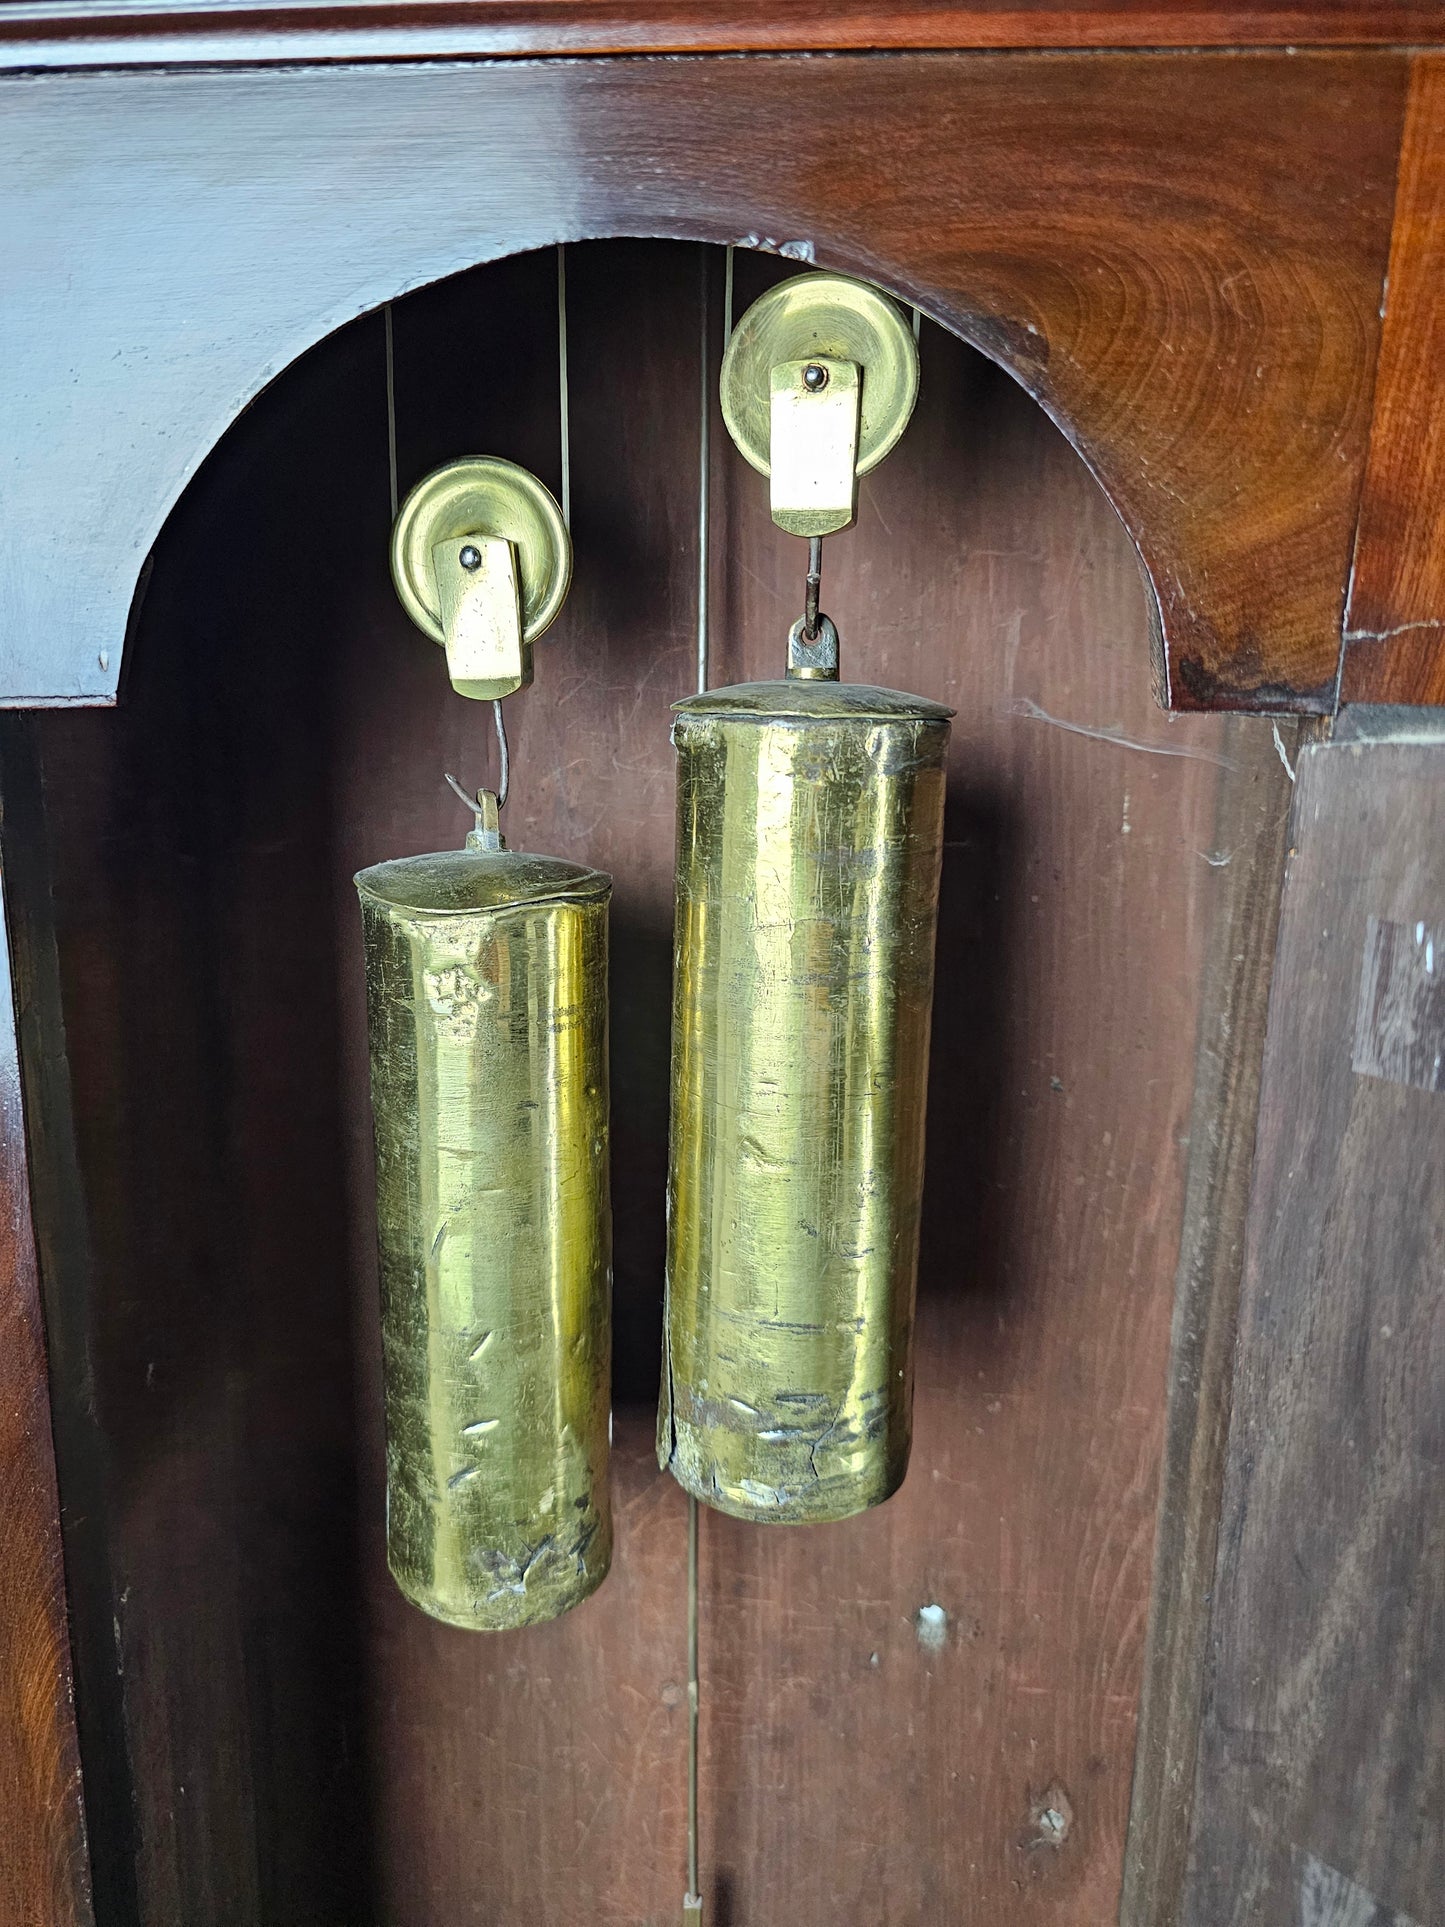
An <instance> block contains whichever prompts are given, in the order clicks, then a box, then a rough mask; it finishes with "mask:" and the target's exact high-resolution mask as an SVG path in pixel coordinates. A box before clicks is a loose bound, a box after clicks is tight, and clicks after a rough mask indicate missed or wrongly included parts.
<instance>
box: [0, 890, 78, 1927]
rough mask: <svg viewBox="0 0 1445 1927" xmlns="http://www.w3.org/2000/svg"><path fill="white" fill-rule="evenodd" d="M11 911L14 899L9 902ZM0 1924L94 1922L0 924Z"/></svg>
mask: <svg viewBox="0 0 1445 1927" xmlns="http://www.w3.org/2000/svg"><path fill="white" fill-rule="evenodd" d="M0 904H3V899H0ZM0 1920H3V1921H5V1922H7V1923H8V1922H13V1923H14V1927H32V1923H33V1927H89V1923H90V1920H91V1911H90V1869H89V1862H88V1859H87V1855H86V1842H85V1813H84V1808H83V1804H82V1799H81V1785H80V1758H79V1752H78V1749H77V1745H76V1737H75V1714H74V1707H73V1702H72V1698H71V1683H70V1635H69V1629H68V1625H67V1619H66V1609H65V1572H64V1564H63V1558H62V1552H61V1533H60V1515H59V1504H58V1499H57V1495H56V1484H55V1459H54V1454H53V1451H52V1447H51V1437H50V1405H49V1400H48V1398H47V1380H46V1369H45V1333H44V1328H43V1325H42V1321H41V1312H40V1293H39V1290H38V1287H37V1282H36V1271H35V1247H34V1243H33V1240H32V1237H31V1229H30V1193H29V1187H28V1183H27V1170H26V1151H25V1117H24V1113H23V1108H22V1103H21V1095H20V1066H19V1059H18V1055H17V1051H16V1041H15V1017H14V1003H13V985H12V982H11V975H10V956H9V949H8V947H7V945H6V943H5V941H4V938H3V923H0Z"/></svg>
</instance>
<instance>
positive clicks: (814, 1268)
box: [356, 250, 952, 1922]
mask: <svg viewBox="0 0 1445 1927" xmlns="http://www.w3.org/2000/svg"><path fill="white" fill-rule="evenodd" d="M729 269H730V257H729ZM564 272H565V269H564V261H563V257H562V255H561V251H560V250H559V301H560V304H561V305H560V313H561V326H562V330H563V332H562V335H561V342H560V346H561V355H560V364H561V368H562V370H563V378H562V379H563V390H562V400H563V414H562V425H563V449H564V467H563V474H564V485H563V494H564V499H565V497H566V494H567V486H566V454H565V450H566V446H567V443H566V385H565V368H566V356H565V317H566V309H565V280H564V279H563V275H564ZM730 285H731V282H730V274H729V288H730ZM728 305H729V307H730V305H731V302H730V294H729V303H728ZM389 339H390V335H389V332H388V340H389ZM706 366H707V362H706V356H704V370H706ZM917 392H918V350H917V344H916V340H915V337H914V334H913V331H912V330H911V329H910V327H909V325H908V321H907V319H906V317H905V315H904V313H903V312H902V310H901V309H900V308H899V307H898V306H897V305H896V304H895V303H894V302H893V301H891V300H890V299H889V298H888V297H887V296H885V295H883V294H880V293H879V292H878V290H877V289H875V288H872V287H870V286H868V285H867V284H865V283H863V282H860V281H855V280H851V279H848V278H846V277H844V276H840V275H830V274H803V275H798V276H795V277H793V278H792V279H790V280H787V281H784V282H782V283H780V284H779V285H777V286H775V287H774V288H772V289H771V290H770V291H769V292H768V293H767V294H765V295H763V296H762V298H761V299H760V300H758V301H756V302H755V303H754V304H753V306H752V307H751V308H750V309H749V310H748V311H747V313H746V314H745V315H744V316H743V317H742V319H741V321H740V322H739V323H738V325H737V327H736V328H735V329H732V330H731V331H730V333H729V336H728V339H727V346H726V351H725V353H724V356H723V361H722V368H721V400H722V412H723V419H724V421H725V423H726V425H727V428H728V431H729V433H730V434H731V436H732V439H733V441H734V442H735V443H736V445H737V447H738V448H739V450H740V451H741V452H742V454H743V455H744V456H745V458H746V459H747V461H748V462H749V463H750V464H751V465H752V467H753V468H754V469H756V470H758V471H759V473H760V474H762V475H765V476H767V477H768V479H769V488H770V498H771V510H772V516H773V520H774V521H775V522H776V523H777V525H778V526H779V527H780V528H782V529H784V530H786V531H788V532H789V533H791V534H793V535H796V536H799V537H801V538H803V539H805V540H806V541H807V542H808V545H809V546H808V562H807V568H806V573H805V588H804V598H803V602H804V606H803V613H802V614H801V616H800V617H799V618H798V620H797V621H796V622H795V623H794V624H793V625H792V627H791V629H790V630H789V632H788V635H787V639H786V655H785V662H784V665H783V666H784V668H785V674H784V675H783V676H781V677H779V678H778V679H777V680H773V681H765V682H754V683H744V684H740V685H738V686H735V687H732V688H725V689H708V688H707V686H706V681H707V678H706V662H707V616H706V562H707V479H706V478H707V471H708V445H707V434H708V429H707V423H708V414H709V406H710V401H711V396H710V394H709V393H708V392H707V385H706V373H704V396H703V413H702V423H701V445H700V481H699V497H700V500H699V507H700V580H699V611H698V629H699V648H698V657H699V693H698V694H697V695H694V696H691V697H689V698H688V699H687V700H685V701H682V702H679V703H677V704H676V705H675V716H676V720H675V722H674V725H673V731H672V740H673V744H674V746H675V748H676V752H677V859H676V861H677V870H676V925H675V939H674V959H673V962H674V970H673V1004H672V1093H671V1097H672V1117H671V1134H670V1148H669V1169H668V1184H667V1199H666V1208H667V1221H668V1230H667V1272H666V1280H665V1290H664V1296H665V1303H664V1320H663V1329H664V1337H663V1371H662V1389H661V1398H660V1403H659V1412H658V1434H657V1448H658V1459H659V1462H660V1464H661V1465H662V1466H664V1467H666V1468H667V1469H668V1470H670V1471H671V1472H672V1474H673V1476H674V1477H675V1478H676V1479H677V1480H678V1482H679V1483H680V1484H681V1485H682V1486H683V1487H684V1488H685V1489H686V1491H687V1492H688V1493H689V1494H690V1495H691V1500H692V1503H691V1505H690V1511H689V1520H690V1526H689V1668H690V1682H689V1702H690V1754H689V1803H688V1814H689V1877H688V1891H687V1895H686V1898H685V1900H684V1903H683V1919H684V1921H693V1922H697V1921H700V1920H701V1918H702V1900H701V1895H700V1893H699V1891H698V1874H697V1841H698V1828H697V1705H698V1699H697V1692H698V1686H697V1678H698V1676H697V1511H696V1505H697V1502H701V1503H703V1504H705V1505H709V1506H713V1507H716V1508H717V1509H719V1510H721V1511H723V1512H727V1513H731V1514H733V1515H734V1516H736V1517H739V1518H743V1519H749V1520H755V1521H758V1522H761V1523H788V1522H798V1523H808V1522H816V1521H822V1520H836V1519H842V1518H846V1517H848V1516H849V1515H851V1514H853V1513H856V1512H859V1511H862V1510H863V1509H864V1508H866V1507H868V1506H872V1505H877V1504H879V1503H880V1502H881V1501H882V1500H884V1499H886V1498H887V1497H888V1496H889V1495H890V1493H892V1492H893V1491H895V1490H896V1489H897V1487H898V1485H899V1483H900V1482H901V1480H902V1478H903V1475H904V1472H905V1470H906V1468H907V1463H908V1453H909V1444H910V1436H911V1422H912V1393H913V1356H912V1351H913V1312H914V1295H915V1282H916V1271H917V1262H918V1234H919V1215H920V1208H921V1203H922V1189H923V1144H924V1105H925V1096H926V1089H927V1073H928V1044H929V1022H930V1007H931V1001H932V992H933V952H934V937H935V928H936V923H937V914H938V885H939V868H940V861H941V854H942V834H943V803H944V758H945V754H946V751H947V747H948V737H949V723H950V718H951V716H952V711H951V710H949V709H947V708H945V707H943V706H942V705H941V704H938V703H935V702H930V701H928V700H927V699H925V698H923V697H920V696H912V695H905V694H901V693H900V692H898V691H896V690H890V689H882V688H876V687H874V686H873V685H871V684H866V683H847V682H842V681H840V680H839V638H838V631H837V628H836V626H835V625H834V623H833V622H832V621H830V619H829V618H828V616H827V615H825V614H824V613H823V612H822V610H821V608H820V606H819V599H820V585H821V577H822V543H823V539H824V538H825V537H826V536H829V535H832V534H835V533H837V532H839V531H841V530H843V529H846V528H848V527H849V526H851V524H852V523H853V521H854V520H855V517H856V514H857V502H858V478H859V476H860V475H865V474H867V473H868V471H869V470H870V469H872V468H874V467H875V466H876V465H877V464H878V463H879V462H881V461H882V460H883V458H884V457H885V456H886V455H887V454H888V453H889V451H890V450H891V449H892V448H893V447H894V445H895V444H896V442H897V441H898V438H899V437H900V435H902V433H903V431H904V429H905V428H906V426H907V424H908V420H909V417H910V415H911V413H912V410H913V406H914V401H915V399H916V396H917ZM393 491H394V478H393ZM571 561H572V558H571V543H570V538H569V533H568V529H567V525H566V518H565V516H564V514H563V512H562V510H561V509H559V507H558V504H557V503H556V502H555V501H554V500H553V498H552V496H551V495H550V494H549V493H548V491H547V490H546V489H545V488H544V487H543V485H542V484H541V483H540V482H539V481H538V480H537V479H536V478H535V477H534V476H532V475H530V474H528V473H527V472H526V471H525V470H523V469H520V468H518V467H516V466H515V465H514V464H512V463H510V462H506V461H502V460H499V459H495V458H480V457H477V458H468V459H466V460H463V461H458V462H453V463H451V464H449V465H448V466H447V467H445V468H441V469H438V470H437V471H436V472H435V473H434V474H432V475H429V476H427V477H426V478H425V479H424V480H423V481H421V482H419V483H418V484H417V486H416V487H415V488H413V489H412V491H411V492H410V494H409V495H408V496H407V497H406V499H405V501H404V502H403V503H402V505H401V509H400V513H399V514H397V515H396V518H395V523H394V528H393V533H392V574H393V579H394V581H395V585H396V589H397V593H398V595H399V597H400V599H401V602H402V604H403V606H404V607H405V609H406V611H407V613H408V615H409V616H410V617H411V619H412V621H413V622H414V623H415V624H416V625H417V627H418V628H419V629H421V630H422V631H423V633H424V634H426V635H428V636H429V637H431V638H432V640H433V641H435V642H437V643H440V644H441V645H442V646H443V647H444V649H445V651H446V660H447V669H448V672H449V674H450V677H451V681H452V684H453V687H454V688H455V689H456V690H457V691H458V692H459V694H461V695H463V696H466V697H470V698H472V699H474V700H477V701H491V702H494V703H497V704H500V700H501V699H502V698H503V697H504V696H508V695H511V694H513V693H515V692H516V691H519V690H522V689H525V688H526V687H527V686H528V685H529V684H530V683H531V681H532V677H533V645H534V643H535V642H536V641H537V640H538V639H539V638H540V637H541V635H542V634H543V632H544V631H545V630H546V628H547V627H548V625H549V624H550V623H551V621H552V620H553V618H554V617H555V616H556V614H557V611H558V609H559V608H560V607H561V605H562V602H563V599H564V597H565V596H566V593H567V588H568V583H569V580H570V576H571ZM497 715H498V734H499V741H500V742H501V744H502V746H503V759H502V773H501V777H500V781H499V784H498V791H497V792H492V791H487V790H480V791H478V792H477V793H476V797H475V800H473V799H472V798H471V797H470V796H467V795H466V793H465V792H461V793H462V795H463V800H464V801H466V802H467V803H468V804H469V806H470V807H471V809H472V810H473V813H474V818H475V824H474V828H473V829H472V831H471V832H470V834H468V836H467V837H466V841H465V846H464V847H463V848H461V849H454V850H447V851H442V852H439V853H436V854H433V855H428V856H415V857H405V858H402V859H400V860H399V861H395V862H390V863H380V864H377V865H375V866H374V867H372V868H370V869H367V870H363V871H362V872H361V873H360V875H359V876H358V877H357V878H356V885H357V889H358V891H359V893H360V897H361V906H362V917H363V924H364V936H365V956H366V979H367V1002H368V1016H369V1025H370V1044H371V1092H372V1109H373V1113H374V1125H375V1138H376V1186H377V1225H378V1243H379V1252H380V1272H381V1299H382V1340H383V1367H384V1380H385V1405H386V1463H387V1557H388V1562H389V1564H390V1566H391V1570H392V1572H393V1574H394V1575H395V1578H396V1581H397V1583H398V1585H399V1586H400V1588H401V1590H402V1592H403V1593H404V1594H405V1595H406V1596H407V1598H408V1599H410V1600H412V1601H413V1602H414V1603H415V1604H416V1605H418V1606H420V1607H421V1608H422V1609H423V1610H424V1611H425V1612H427V1613H430V1614H431V1615H432V1616H433V1617H434V1618H437V1619H440V1620H443V1621H445V1622H446V1623H448V1624H449V1625H453V1626H459V1627H466V1628H471V1629H475V1630H501V1629H507V1628H515V1627H521V1626H527V1625H532V1624H536V1623H538V1622H540V1621H543V1620H547V1619H551V1618H553V1617H555V1616H556V1615H558V1614H560V1613H563V1612H565V1611H566V1610H567V1609H568V1608H569V1607H571V1606H574V1605H576V1604H577V1603H578V1602H579V1601H581V1600H582V1599H585V1598H586V1597H587V1595H588V1594H589V1593H591V1592H592V1591H593V1590H594V1589H595V1588H596V1587H597V1586H598V1585H600V1583H601V1581H602V1579H603V1578H604V1577H605V1575H606V1572H607V1568H608V1563H609V1560H610V1557H611V1547H612V1525H611V1513H610V1508H609V1501H608V1449H609V1438H610V1372H611V1302H610V1301H611V1213H610V1203H609V1189H608V1183H609V1178H608V1150H607V1145H608V1066H607V918H608V904H609V898H610V894H611V879H610V878H609V877H607V876H604V875H603V874H602V873H601V872H599V871H596V870H593V869H589V868H586V867H584V866H581V865H578V864H574V863H569V862H566V861H564V860H563V859H561V858H559V857H554V856H535V855H527V854H523V853H521V852H518V851H512V850H509V849H508V848H507V846H506V843H505V840H504V838H503V836H502V834H501V830H500V817H499V811H500V808H501V805H502V803H503V802H505V796H506V783H507V775H506V759H505V736H504V735H503V734H502V731H501V712H500V708H498V711H497ZM448 780H449V781H450V780H451V779H450V778H449V779H448ZM454 787H459V786H456V785H454Z"/></svg>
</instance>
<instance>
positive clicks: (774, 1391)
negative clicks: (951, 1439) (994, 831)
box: [658, 681, 949, 1521]
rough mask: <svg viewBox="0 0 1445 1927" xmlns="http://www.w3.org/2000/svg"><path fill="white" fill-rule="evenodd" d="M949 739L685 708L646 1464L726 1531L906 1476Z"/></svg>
mask: <svg viewBox="0 0 1445 1927" xmlns="http://www.w3.org/2000/svg"><path fill="white" fill-rule="evenodd" d="M948 717H949V711H948V710H946V709H944V708H942V707H941V706H940V705H939V704H937V703H930V702H926V701H924V700H923V699H922V698H920V697H914V696H900V695H898V694H896V693H895V692H893V691H890V690H882V689H869V688H863V687H859V686H854V685H839V684H836V683H828V682H820V681H790V682H779V683H754V684H750V685H745V686H742V687H739V688H734V689H725V690H719V691H718V692H717V693H716V695H711V696H700V697H694V698H692V699H691V700H689V701H688V702H685V703H680V704H679V705H678V717H677V723H676V725H675V728H674V731H673V741H674V742H675V744H676V746H677V755H678V869H677V938H676V955H675V971H676V975H675V981H674V1003H673V1071H672V1156H671V1170H670V1178H669V1190H668V1203H669V1211H670V1220H669V1232H668V1266H667V1290H668V1300H667V1323H666V1346H667V1355H666V1358H665V1361H664V1363H665V1370H664V1382H663V1393H662V1406H661V1415H660V1420H659V1431H658V1452H659V1457H660V1459H661V1460H662V1462H663V1463H664V1464H665V1465H669V1466H670V1467H671V1469H672V1472H673V1474H674V1475H675V1476H676V1478H677V1479H678V1480H679V1481H680V1482H681V1484H682V1485H684V1486H685V1487H686V1488H687V1490H688V1491H689V1492H692V1493H694V1494H695V1495H696V1496H697V1497H698V1498H699V1499H703V1500H706V1501H707V1503H708V1504H710V1505H713V1506H716V1507H718V1508H719V1509H720V1510H722V1511H724V1512H731V1513H734V1514H736V1515H737V1516H739V1517H741V1518H746V1519H756V1520H760V1521H770V1520H794V1521H810V1520H823V1519H841V1518H844V1517H846V1516H847V1515H848V1514H850V1513H854V1512H858V1511H860V1510H862V1509H863V1508H864V1507H865V1506H870V1505H876V1504H877V1503H878V1502H879V1501H880V1500H883V1499H886V1498H887V1497H888V1495H889V1494H890V1493H891V1492H892V1491H894V1490H895V1488H896V1487H897V1486H898V1484H899V1482H900V1481H901V1479H902V1477H903V1474H904V1471H905V1469H906V1467H907V1463H908V1448H909V1439H910V1427H911V1395H912V1373H913V1365H912V1331H913V1297H914V1276H915V1271H916V1266H917V1255H918V1222H919V1209H920V1203H921V1198H922V1190H923V1122H924V1099H925V1093H926V1089H927V1074H928V1034H929V1020H930V1010H931V1005H932V993H933V939H934V924H935V920H936V916H937V905H938V877H939V862H940V855H941V848H942V825H943V791H944V775H943V757H944V751H945V749H946V747H947V744H948V730H949V724H948Z"/></svg>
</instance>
